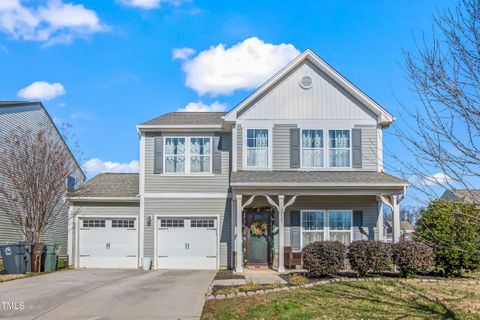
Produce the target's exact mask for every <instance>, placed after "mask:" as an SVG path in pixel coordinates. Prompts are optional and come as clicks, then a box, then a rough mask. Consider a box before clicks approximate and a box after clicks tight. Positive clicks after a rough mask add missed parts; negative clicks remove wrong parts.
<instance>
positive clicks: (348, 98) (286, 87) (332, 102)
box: [237, 60, 377, 122]
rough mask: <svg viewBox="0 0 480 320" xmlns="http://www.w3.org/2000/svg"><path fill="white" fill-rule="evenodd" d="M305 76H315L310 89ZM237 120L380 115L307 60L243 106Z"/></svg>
mask: <svg viewBox="0 0 480 320" xmlns="http://www.w3.org/2000/svg"><path fill="white" fill-rule="evenodd" d="M305 76H308V77H310V78H311V79H312V87H311V88H309V89H304V88H302V87H301V86H300V82H301V79H302V78H303V77H305ZM237 119H245V120H277V119H278V120H280V119H297V120H307V119H309V120H316V119H321V120H347V119H349V120H350V119H351V120H373V121H375V122H376V121H377V115H376V114H375V113H374V112H372V110H370V109H368V108H367V107H366V106H365V105H364V104H362V103H360V101H358V100H357V99H356V98H355V97H353V95H352V94H351V93H349V92H347V91H346V90H345V89H344V88H342V87H341V86H340V85H339V84H338V83H336V82H335V81H333V80H332V79H331V78H330V77H329V76H327V75H326V74H325V73H324V72H322V71H321V70H320V69H319V68H317V67H316V66H315V65H313V64H312V63H311V62H310V61H308V60H304V61H303V62H302V63H300V64H299V65H298V66H297V67H296V68H293V69H292V70H291V71H290V72H288V73H287V74H286V75H284V76H283V77H282V78H280V79H279V80H277V82H276V83H275V84H273V85H272V86H271V87H270V88H269V89H268V90H266V91H265V92H264V93H263V94H262V95H259V96H258V97H257V98H256V99H255V100H253V101H251V102H250V104H248V105H247V106H246V107H245V108H243V109H242V110H241V111H240V112H239V113H238V115H237Z"/></svg>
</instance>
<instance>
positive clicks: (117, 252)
mask: <svg viewBox="0 0 480 320" xmlns="http://www.w3.org/2000/svg"><path fill="white" fill-rule="evenodd" d="M79 229H80V230H79V267H81V268H137V267H138V230H137V229H138V228H137V220H136V219H133V218H129V219H111V218H82V219H81V220H80V228H79Z"/></svg>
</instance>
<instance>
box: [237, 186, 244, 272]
mask: <svg viewBox="0 0 480 320" xmlns="http://www.w3.org/2000/svg"><path fill="white" fill-rule="evenodd" d="M236 202H237V212H236V213H237V227H236V228H235V236H236V252H237V261H236V262H235V271H236V272H243V243H242V242H243V236H242V233H243V231H242V216H243V214H242V195H241V194H237V195H236Z"/></svg>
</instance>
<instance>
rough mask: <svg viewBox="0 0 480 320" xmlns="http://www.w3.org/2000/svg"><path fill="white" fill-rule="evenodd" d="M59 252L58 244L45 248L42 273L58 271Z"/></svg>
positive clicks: (48, 245)
mask: <svg viewBox="0 0 480 320" xmlns="http://www.w3.org/2000/svg"><path fill="white" fill-rule="evenodd" d="M58 250H59V247H58V245H56V244H47V245H45V246H44V249H43V255H42V271H44V272H52V271H55V270H57V266H58Z"/></svg>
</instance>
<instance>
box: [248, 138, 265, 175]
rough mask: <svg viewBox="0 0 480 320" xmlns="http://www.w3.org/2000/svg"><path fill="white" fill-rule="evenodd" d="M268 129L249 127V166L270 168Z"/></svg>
mask: <svg viewBox="0 0 480 320" xmlns="http://www.w3.org/2000/svg"><path fill="white" fill-rule="evenodd" d="M268 141H269V137H268V129H247V167H251V168H268V166H269V165H268V164H269V159H268V157H269V153H270V152H269V142H268Z"/></svg>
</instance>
